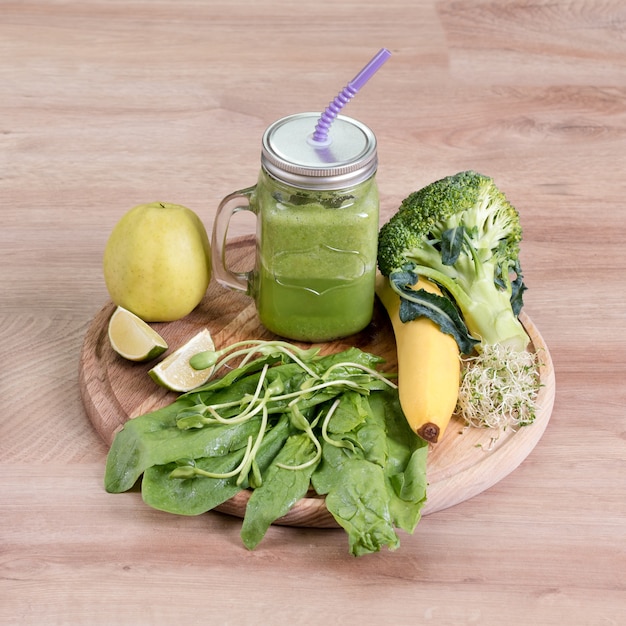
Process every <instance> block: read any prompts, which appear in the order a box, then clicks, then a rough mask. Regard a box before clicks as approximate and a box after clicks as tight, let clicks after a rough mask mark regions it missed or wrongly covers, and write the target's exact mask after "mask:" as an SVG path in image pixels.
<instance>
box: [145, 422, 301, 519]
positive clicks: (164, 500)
mask: <svg viewBox="0 0 626 626" xmlns="http://www.w3.org/2000/svg"><path fill="white" fill-rule="evenodd" d="M288 434H289V419H288V418H287V416H286V415H284V416H282V417H281V418H280V420H279V421H278V423H277V424H276V425H275V426H274V427H272V428H271V429H270V430H269V431H268V432H267V434H266V435H265V437H264V438H263V441H262V443H261V446H260V448H259V451H258V452H257V455H256V458H255V461H256V463H257V465H258V469H259V471H260V472H261V473H263V472H265V470H266V469H267V467H268V466H269V464H270V463H271V461H272V459H273V458H274V457H275V456H276V455H277V454H278V451H279V450H280V449H281V448H282V446H283V444H284V443H285V441H286V439H287V436H288ZM244 452H245V451H244V450H243V449H240V450H236V451H234V452H231V453H229V454H226V455H224V456H219V457H205V458H201V459H196V460H195V465H196V466H197V467H199V468H200V469H203V470H205V471H207V472H212V473H215V474H226V473H228V472H230V471H231V470H233V469H234V468H236V467H237V466H238V465H239V464H240V463H241V461H242V459H243V456H244ZM177 466H178V465H177V463H168V464H167V465H154V466H152V467H149V468H148V469H147V470H146V471H145V472H144V476H143V480H142V482H141V495H142V497H143V500H144V502H145V503H146V504H148V505H149V506H151V507H153V508H155V509H159V510H160V511H167V512H169V513H176V514H178V515H199V514H201V513H205V512H206V511H210V510H211V509H213V508H215V507H216V506H219V505H220V504H222V503H223V502H226V500H228V499H230V498H232V497H233V496H234V495H235V494H236V493H238V492H239V491H241V490H242V489H244V488H245V487H246V486H247V485H246V483H243V484H242V485H237V476H230V477H228V478H207V477H205V476H196V477H193V478H183V479H180V478H170V473H171V472H172V471H173V470H174V469H175V468H176V467H177Z"/></svg>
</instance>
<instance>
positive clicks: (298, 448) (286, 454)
mask: <svg viewBox="0 0 626 626" xmlns="http://www.w3.org/2000/svg"><path fill="white" fill-rule="evenodd" d="M314 456H315V446H314V445H313V442H312V441H311V439H310V438H309V437H308V435H307V434H306V433H297V434H294V435H291V436H290V437H289V438H288V439H287V441H286V442H285V445H284V446H283V448H282V449H281V451H280V452H279V453H278V454H277V455H276V457H275V458H274V460H273V461H272V463H271V465H270V466H269V468H268V470H267V472H266V474H265V475H264V476H263V484H262V485H261V486H260V487H258V488H257V489H255V490H254V491H253V492H252V495H251V496H250V500H249V501H248V505H247V507H246V513H245V516H244V519H243V524H242V526H241V539H242V541H243V543H244V545H245V546H246V547H247V548H248V549H250V550H252V549H254V548H255V547H256V546H257V545H258V543H259V542H260V541H261V540H262V539H263V537H264V536H265V533H266V532H267V529H268V528H269V527H270V526H271V525H272V523H273V522H275V521H276V520H277V519H278V518H279V517H282V516H283V515H285V514H286V513H288V512H289V510H290V509H291V507H292V506H293V505H294V504H295V503H296V502H297V501H298V500H299V499H300V498H303V497H304V496H305V495H306V492H307V491H308V489H309V484H310V482H311V474H312V473H313V471H314V470H315V467H316V464H311V465H309V466H307V467H306V468H304V469H297V470H296V469H288V468H286V467H283V466H298V465H302V464H304V463H306V462H307V461H308V460H309V459H311V458H312V457H314Z"/></svg>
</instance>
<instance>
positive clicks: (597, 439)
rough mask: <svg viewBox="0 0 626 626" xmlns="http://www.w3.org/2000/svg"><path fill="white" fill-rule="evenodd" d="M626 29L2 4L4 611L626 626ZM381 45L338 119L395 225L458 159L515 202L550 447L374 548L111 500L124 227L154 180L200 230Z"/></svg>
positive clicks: (613, 10)
mask: <svg viewBox="0 0 626 626" xmlns="http://www.w3.org/2000/svg"><path fill="white" fill-rule="evenodd" d="M625 31H626V8H625V4H624V2H623V0H602V1H600V0H562V1H559V2H554V1H552V2H548V1H547V0H534V1H532V2H531V1H529V0H501V1H500V0H499V1H495V0H412V1H411V2H409V1H408V0H388V1H386V2H384V3H381V2H374V1H373V0H360V1H359V2H357V1H356V0H333V1H332V2H331V0H319V1H318V2H294V1H293V0H254V1H253V0H236V1H235V0H228V1H226V0H205V1H202V2H201V1H199V0H193V1H192V0H177V1H176V2H173V1H167V0H158V1H149V0H128V1H124V2H122V1H120V0H111V1H108V2H104V1H103V0H85V1H83V2H78V1H77V0H64V1H62V2H61V1H59V0H23V1H21V2H17V1H11V0H3V1H0V216H1V228H0V347H1V348H2V359H0V398H1V404H0V406H1V408H0V494H1V496H0V497H1V502H0V624H1V625H2V626H31V625H33V626H34V625H36V626H41V625H42V624H46V625H47V624H50V625H54V626H74V625H76V626H78V625H80V626H85V625H88V626H110V625H111V624H118V625H121V626H126V625H128V626H143V625H147V626H161V625H169V624H190V625H191V624H203V625H204V624H229V625H236V626H240V625H241V626H246V625H249V624H250V625H251V624H259V623H270V624H275V625H277V626H282V625H287V624H302V625H304V626H306V625H317V624H324V625H325V626H326V625H332V624H344V625H345V624H348V625H351V624H355V625H356V624H359V625H360V626H363V625H366V626H369V625H378V624H399V625H402V626H404V625H405V624H418V625H421V624H436V625H437V626H465V625H470V624H472V625H481V626H482V625H487V626H500V625H501V624H507V625H510V626H518V625H526V624H529V623H531V624H537V625H541V626H562V624H572V625H573V626H599V625H601V626H617V625H620V626H621V625H622V624H625V623H626V550H625V549H624V546H625V545H626V544H625V540H624V536H625V534H626V498H625V497H624V494H625V493H626V466H625V463H626V434H625V433H626V386H625V385H624V380H626V359H625V358H624V354H626V314H625V312H626V246H624V240H625V239H626V211H625V209H624V196H625V193H626V186H625V183H624V164H625V163H626V86H625V85H626V83H625V78H624V77H625V76H626V37H625V34H624V33H625ZM381 47H387V48H389V49H390V50H391V52H392V56H391V58H390V59H389V60H388V61H387V62H386V63H385V65H384V66H383V67H382V68H381V69H380V70H379V72H377V74H376V76H375V77H374V78H373V79H372V80H370V81H369V82H368V84H367V85H366V86H364V87H363V88H362V89H361V90H360V92H359V93H358V95H357V96H356V97H354V98H353V99H352V100H351V101H350V103H349V104H348V105H347V108H346V110H345V112H346V113H347V114H349V115H351V116H352V117H355V118H356V119H358V120H360V121H362V122H364V123H365V124H367V125H368V126H369V127H370V128H372V129H373V130H374V132H375V133H376V136H377V139H378V156H379V169H378V172H377V179H378V185H379V189H380V197H381V223H383V222H384V221H386V220H387V219H388V218H389V216H390V215H391V214H392V213H393V212H394V211H395V209H396V208H397V206H398V204H399V202H400V201H401V200H402V199H403V198H404V197H405V196H406V195H408V194H409V193H410V192H411V191H414V190H415V189H417V188H419V187H421V186H423V185H424V184H427V183H429V182H432V181H434V180H436V179H437V178H439V177H442V176H446V175H448V174H453V173H455V172H457V171H460V170H463V169H470V168H471V169H475V170H477V171H480V172H482V173H485V174H488V175H490V176H493V177H494V179H495V181H496V182H497V183H498V185H499V186H500V187H501V189H502V190H503V191H505V193H506V195H507V197H508V198H509V199H510V201H511V202H512V203H513V204H514V205H515V206H516V207H517V208H518V210H519V211H520V215H521V219H522V226H523V229H524V240H523V242H522V267H523V269H524V278H525V282H526V284H527V285H528V288H529V289H528V291H527V292H526V294H525V303H526V305H525V311H526V314H527V315H528V318H529V319H530V320H532V322H533V323H534V325H535V326H536V328H538V329H540V330H541V336H542V338H543V339H544V340H545V343H546V344H547V345H548V346H549V348H550V354H551V357H552V361H553V365H554V371H555V379H556V387H555V388H556V392H555V400H554V408H553V411H552V416H551V418H550V421H549V425H548V427H547V428H546V430H545V432H544V433H543V435H542V437H541V439H540V441H539V442H538V443H537V445H536V446H535V447H534V449H533V450H532V452H531V453H530V454H529V455H528V456H527V457H526V458H525V459H524V460H523V462H522V463H521V464H520V465H519V466H518V467H517V469H516V470H515V471H514V472H511V473H510V474H508V475H507V476H506V477H505V478H503V479H502V480H500V481H498V482H497V483H495V484H494V485H493V486H492V487H491V488H489V489H487V490H485V491H483V492H481V493H480V494H479V495H477V496H475V497H473V498H470V499H468V500H466V501H464V502H462V503H460V504H457V505H455V506H451V507H448V508H445V509H442V510H440V511H438V512H437V513H434V514H430V515H427V516H425V517H424V518H423V519H422V520H421V521H420V523H419V525H418V527H417V529H416V532H415V534H414V535H412V536H408V535H402V536H401V537H400V540H401V546H400V548H399V549H398V550H396V551H395V552H388V551H383V552H380V553H378V554H374V555H370V556H368V557H365V558H359V559H354V558H353V557H351V556H350V555H349V553H348V548H347V544H346V536H345V533H344V532H343V531H340V530H337V531H335V530H330V529H318V528H292V527H287V526H273V527H272V528H270V529H269V531H268V533H267V535H266V537H265V539H264V540H263V542H262V543H261V544H260V545H259V546H258V547H257V549H256V550H254V551H252V552H250V551H248V550H246V549H245V548H244V547H243V546H242V543H241V539H240V536H239V532H240V528H241V520H240V519H237V518H236V517H234V516H232V515H225V514H221V513H209V514H206V515H201V516H197V517H190V518H182V517H178V516H175V515H169V514H165V513H161V512H159V511H154V510H152V509H150V507H147V506H146V505H145V504H144V503H143V501H142V500H141V495H140V493H138V492H137V491H130V492H128V493H124V494H119V495H111V494H107V493H106V492H105V490H104V487H103V473H104V463H105V459H106V454H107V451H108V445H107V443H106V442H105V441H104V440H103V439H102V437H101V436H100V435H99V434H98V432H97V431H96V429H95V428H94V426H93V424H92V422H91V420H90V419H89V415H88V412H87V411H86V410H85V406H84V403H83V397H82V395H81V388H80V374H79V372H80V358H81V353H82V350H83V345H84V341H85V338H86V336H87V334H88V332H89V330H90V328H91V326H92V323H93V321H94V319H95V318H96V316H98V315H99V313H100V311H102V309H103V307H105V306H106V303H107V302H108V301H109V296H108V294H107V291H106V288H105V285H104V281H103V277H102V254H103V251H104V246H105V244H106V241H107V238H108V236H109V234H110V232H111V230H112V229H113V227H114V225H115V224H116V222H117V221H118V220H119V219H120V218H121V217H122V215H123V214H124V213H125V212H126V211H127V210H129V209H130V208H131V207H133V206H135V205H137V204H140V203H144V202H151V201H156V200H161V201H169V202H176V203H179V204H183V205H186V206H188V207H189V208H191V209H193V210H194V211H196V212H197V213H198V215H199V216H200V217H201V218H202V220H203V221H204V223H205V225H206V227H207V230H209V231H210V230H211V229H212V225H213V220H214V216H215V211H216V207H217V205H218V203H219V202H220V200H221V199H222V198H223V197H224V196H226V195H227V194H228V193H230V192H231V191H234V190H236V189H241V188H242V187H247V186H249V185H251V184H254V182H255V180H256V177H257V173H258V168H259V157H260V148H261V146H260V141H261V137H262V133H263V131H264V130H265V128H267V126H269V124H271V123H272V122H274V121H275V120H277V119H279V118H281V117H283V116H285V115H289V114H291V113H297V112H301V111H310V110H319V111H321V110H323V109H324V107H326V106H327V104H328V103H329V102H330V101H331V100H332V99H333V98H334V97H335V95H336V94H337V93H338V92H339V91H340V90H341V89H342V88H343V87H344V85H345V84H346V83H347V82H348V81H349V80H351V79H352V78H353V77H354V76H355V75H356V73H357V72H358V71H359V70H360V69H361V67H363V65H364V64H365V63H366V62H367V61H368V60H369V59H370V58H371V57H372V56H373V55H374V54H375V53H376V52H377V50H378V49H379V48H381ZM250 217H251V216H248V215H244V214H238V215H237V216H235V219H234V220H233V222H232V233H231V235H232V236H238V235H245V234H247V233H250V232H253V229H254V224H253V220H251V219H249V218H250ZM237 309H239V306H237ZM233 313H234V311H233ZM157 393H158V392H157ZM141 397H142V401H145V398H144V396H143V395H142V396H141ZM148 404H149V401H148V402H147V404H146V406H147V405H148Z"/></svg>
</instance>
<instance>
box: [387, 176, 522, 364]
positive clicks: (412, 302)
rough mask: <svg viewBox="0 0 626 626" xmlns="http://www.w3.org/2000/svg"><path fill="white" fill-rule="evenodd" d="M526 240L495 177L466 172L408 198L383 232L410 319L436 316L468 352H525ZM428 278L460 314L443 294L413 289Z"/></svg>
mask: <svg viewBox="0 0 626 626" xmlns="http://www.w3.org/2000/svg"><path fill="white" fill-rule="evenodd" d="M521 238H522V230H521V225H520V221H519V215H518V213H517V211H516V209H515V208H514V207H513V206H512V205H511V204H510V203H509V202H508V200H507V199H506V197H505V196H504V194H503V193H502V192H501V191H500V190H499V189H498V188H497V187H496V185H495V183H494V182H493V180H492V179H491V178H488V177H486V176H483V175H481V174H478V173H476V172H472V171H466V172H460V173H458V174H456V175H454V176H449V177H447V178H443V179H441V180H438V181H436V182H434V183H431V184H430V185H427V186H426V187H424V188H422V189H420V190H418V191H416V192H413V193H412V194H410V195H409V196H408V197H407V198H405V199H404V200H403V201H402V203H401V205H400V207H399V209H398V211H397V212H396V213H395V214H394V215H393V216H392V218H391V219H390V220H389V222H387V223H386V224H385V225H383V227H382V228H381V230H380V233H379V241H378V265H379V268H380V271H381V273H382V274H383V275H385V276H388V277H389V280H390V283H391V286H392V287H393V288H394V289H395V290H396V291H397V292H398V293H399V294H400V296H401V301H402V304H401V311H400V316H401V318H402V319H403V320H404V321H407V320H409V319H414V318H415V317H418V316H420V315H427V316H429V317H430V318H431V319H433V321H435V322H437V323H439V325H440V326H441V328H442V330H445V331H446V332H451V334H453V336H454V337H455V338H456V339H457V342H458V343H459V347H460V349H461V351H462V352H463V353H466V354H467V353H469V352H471V351H472V349H476V350H477V351H481V348H482V346H484V345H494V344H501V345H506V346H509V347H511V348H513V349H514V350H517V351H524V350H525V349H526V348H527V346H528V343H529V338H528V335H527V334H526V331H525V330H524V327H523V326H522V324H521V323H520V321H519V319H518V314H519V311H520V310H521V307H522V293H523V291H524V290H525V286H524V284H523V280H522V274H521V269H520V264H519V244H520V241H521ZM420 275H421V276H424V277H427V278H429V279H430V280H432V281H434V282H435V283H437V284H438V285H439V286H440V287H442V288H443V290H444V291H445V292H446V294H447V296H449V298H450V299H451V300H452V301H453V302H454V304H455V305H456V307H457V308H458V311H459V312H460V317H455V316H454V314H453V313H452V314H449V313H450V311H449V307H448V309H447V311H448V312H447V313H444V314H442V311H443V310H444V307H443V303H440V304H441V306H435V305H436V304H437V303H436V300H437V298H442V297H441V296H432V294H426V293H425V292H424V291H423V290H418V291H413V290H411V289H410V285H412V284H415V283H416V282H417V277H418V276H420ZM445 297H446V296H444V298H445ZM451 325H452V326H453V327H454V330H453V331H451V330H450V326H451Z"/></svg>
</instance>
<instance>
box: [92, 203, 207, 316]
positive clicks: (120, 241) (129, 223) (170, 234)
mask: <svg viewBox="0 0 626 626" xmlns="http://www.w3.org/2000/svg"><path fill="white" fill-rule="evenodd" d="M103 269H104V280H105V283H106V287H107V289H108V291H109V294H110V296H111V299H112V300H113V302H114V303H115V304H116V305H118V306H121V307H123V308H125V309H127V310H129V311H131V312H132V313H134V314H135V315H137V316H138V317H140V318H141V319H142V320H144V321H146V322H171V321H174V320H177V319H180V318H182V317H185V316H186V315H188V314H189V313H191V311H193V309H195V308H196V306H198V304H199V303H200V301H201V300H202V298H203V297H204V295H205V293H206V290H207V287H208V286H209V282H210V280H211V248H210V244H209V238H208V236H207V232H206V229H205V228H204V225H203V223H202V221H201V220H200V218H199V217H198V216H197V215H196V214H195V213H194V212H193V211H191V210H190V209H188V208H186V207H184V206H180V205H178V204H170V203H167V202H153V203H150V204H141V205H139V206H136V207H134V208H132V209H130V210H129V211H128V212H127V213H126V214H125V215H124V216H123V217H122V218H121V219H120V221H119V222H118V223H117V224H116V225H115V227H114V229H113V231H112V232H111V235H110V236H109V239H108V241H107V244H106V247H105V250H104V259H103Z"/></svg>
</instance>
